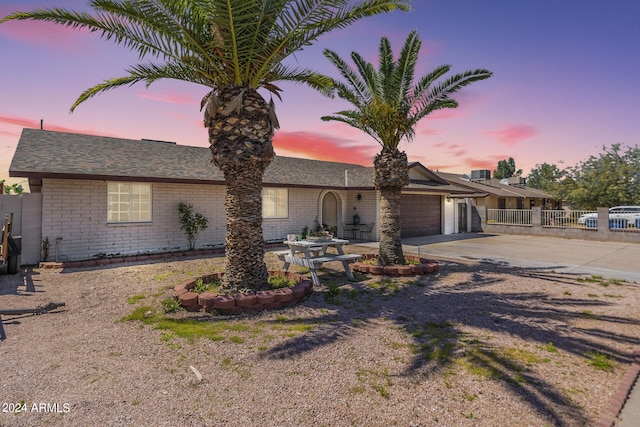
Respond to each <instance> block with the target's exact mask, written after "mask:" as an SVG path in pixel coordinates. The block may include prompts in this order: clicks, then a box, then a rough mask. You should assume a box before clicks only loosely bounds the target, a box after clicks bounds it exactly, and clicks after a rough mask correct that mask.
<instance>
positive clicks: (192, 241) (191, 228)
mask: <svg viewBox="0 0 640 427" xmlns="http://www.w3.org/2000/svg"><path fill="white" fill-rule="evenodd" d="M178 212H179V213H180V228H181V229H182V230H184V233H185V234H186V235H187V240H188V241H189V249H190V250H193V249H195V247H196V240H197V238H198V234H200V232H202V231H204V230H206V229H207V227H208V226H209V220H208V219H207V218H206V217H205V216H204V215H202V214H201V213H195V214H194V213H193V206H192V205H188V204H186V203H182V202H180V204H179V205H178Z"/></svg>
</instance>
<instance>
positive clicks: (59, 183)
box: [42, 179, 375, 261]
mask: <svg viewBox="0 0 640 427" xmlns="http://www.w3.org/2000/svg"><path fill="white" fill-rule="evenodd" d="M151 192H152V221H151V222H150V223H131V224H108V223H107V182H106V181H91V180H62V179H45V180H43V185H42V239H45V238H48V239H49V244H50V250H49V257H48V260H50V261H55V260H56V240H57V239H58V238H62V239H61V240H59V241H58V253H57V257H58V261H74V260H80V259H91V258H96V257H101V256H119V255H133V254H140V253H154V252H168V251H175V250H186V249H187V248H188V242H187V238H186V237H185V235H184V232H183V231H182V230H180V223H179V217H178V210H177V209H178V204H179V203H180V202H185V203H190V204H192V205H193V207H194V211H195V212H200V213H202V214H203V215H204V216H206V217H207V218H208V219H209V227H208V228H207V229H206V230H205V231H204V232H202V233H201V234H200V235H199V236H198V240H197V242H196V248H210V247H222V246H223V245H224V238H225V214H224V187H223V186H218V185H216V186H214V185H211V186H207V185H195V184H168V183H153V184H152V185H151ZM320 193H321V190H319V189H317V190H316V189H297V188H290V189H289V217H288V218H282V219H264V220H263V223H262V228H263V237H264V239H265V241H268V242H269V241H279V240H280V241H281V240H284V239H286V236H287V234H290V233H300V232H301V231H302V228H303V227H304V226H309V228H313V226H314V220H315V219H316V218H317V217H318V214H319V204H320V202H319V197H320ZM372 194H375V193H372ZM343 197H344V195H343ZM353 197H355V194H354V195H353Z"/></svg>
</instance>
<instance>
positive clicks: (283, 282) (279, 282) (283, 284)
mask: <svg viewBox="0 0 640 427" xmlns="http://www.w3.org/2000/svg"><path fill="white" fill-rule="evenodd" d="M267 282H269V286H271V289H281V288H292V287H294V286H295V285H296V284H297V283H298V282H296V281H295V280H289V279H287V278H286V277H276V276H269V278H268V279H267Z"/></svg>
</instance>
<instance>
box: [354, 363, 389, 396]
mask: <svg viewBox="0 0 640 427" xmlns="http://www.w3.org/2000/svg"><path fill="white" fill-rule="evenodd" d="M356 377H357V378H358V381H360V382H363V383H367V384H368V385H369V386H370V387H371V388H372V389H373V390H375V391H376V392H377V393H378V394H379V395H380V396H382V397H384V398H388V397H389V387H391V376H390V375H389V372H388V371H387V369H386V368H385V369H358V370H357V371H356Z"/></svg>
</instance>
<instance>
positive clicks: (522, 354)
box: [501, 347, 543, 365]
mask: <svg viewBox="0 0 640 427" xmlns="http://www.w3.org/2000/svg"><path fill="white" fill-rule="evenodd" d="M501 353H502V355H503V356H504V357H505V358H508V359H509V360H511V361H515V362H521V363H524V364H526V365H535V364H536V363H540V362H542V361H543V359H542V358H541V357H538V356H537V355H535V354H534V353H532V352H530V351H528V350H524V349H522V348H519V347H509V348H503V349H502V350H501Z"/></svg>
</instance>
